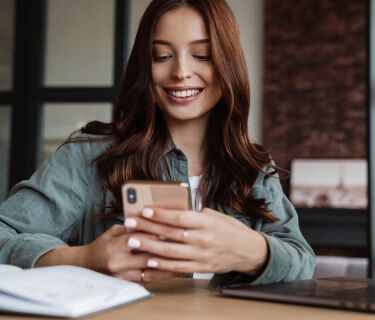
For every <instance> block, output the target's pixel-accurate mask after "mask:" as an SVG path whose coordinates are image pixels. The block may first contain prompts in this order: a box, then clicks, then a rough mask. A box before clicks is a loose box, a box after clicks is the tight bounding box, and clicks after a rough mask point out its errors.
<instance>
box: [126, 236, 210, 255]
mask: <svg viewBox="0 0 375 320" xmlns="http://www.w3.org/2000/svg"><path fill="white" fill-rule="evenodd" d="M128 247H130V248H136V249H139V250H141V251H143V252H148V253H151V254H155V255H158V256H161V257H166V258H174V259H184V260H199V259H202V258H203V255H204V252H203V250H201V249H199V248H197V247H194V246H191V245H188V244H182V243H171V242H166V241H155V240H151V239H147V238H141V237H137V238H136V237H131V238H129V240H128Z"/></svg>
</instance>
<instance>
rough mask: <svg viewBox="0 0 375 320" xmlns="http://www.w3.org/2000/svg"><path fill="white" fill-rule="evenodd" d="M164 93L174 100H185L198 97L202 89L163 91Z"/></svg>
mask: <svg viewBox="0 0 375 320" xmlns="http://www.w3.org/2000/svg"><path fill="white" fill-rule="evenodd" d="M165 91H166V92H167V93H168V94H169V95H171V96H173V97H176V98H186V97H193V96H196V95H198V94H199V93H201V92H202V91H203V88H192V89H187V90H186V89H185V90H174V89H165Z"/></svg>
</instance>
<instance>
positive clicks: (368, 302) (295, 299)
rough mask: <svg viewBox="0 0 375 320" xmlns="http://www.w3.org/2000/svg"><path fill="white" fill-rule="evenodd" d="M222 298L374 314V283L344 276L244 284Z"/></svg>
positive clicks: (230, 290)
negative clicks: (228, 297)
mask: <svg viewBox="0 0 375 320" xmlns="http://www.w3.org/2000/svg"><path fill="white" fill-rule="evenodd" d="M220 292H221V294H223V295H225V296H231V297H238V298H245V299H254V300H265V301H275V302H283V303H293V304H302V305H309V306H318V307H331V308H339V309H347V310H356V311H364V312H370V313H375V280H374V279H358V278H357V279H355V278H346V277H334V278H323V279H313V280H302V281H295V282H289V283H277V284H267V285H245V286H236V287H227V288H223V289H221V290H220Z"/></svg>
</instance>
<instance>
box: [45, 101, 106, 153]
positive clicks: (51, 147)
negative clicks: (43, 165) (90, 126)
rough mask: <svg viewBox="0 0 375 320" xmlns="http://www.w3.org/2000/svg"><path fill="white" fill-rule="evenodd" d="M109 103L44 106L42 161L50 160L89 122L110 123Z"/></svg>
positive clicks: (49, 104)
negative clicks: (54, 153) (60, 146)
mask: <svg viewBox="0 0 375 320" xmlns="http://www.w3.org/2000/svg"><path fill="white" fill-rule="evenodd" d="M111 117H112V105H111V104H109V103H95V104H92V103H77V104H72V103H48V104H46V105H44V106H43V133H42V139H43V141H42V159H46V158H48V157H49V156H50V155H51V154H52V153H53V152H54V151H55V150H56V149H57V148H58V146H59V145H61V144H62V143H63V142H64V141H65V140H66V138H67V137H68V136H69V135H70V134H71V133H72V132H73V131H74V130H76V129H79V128H82V127H83V126H84V125H85V124H86V123H87V122H90V121H92V120H99V121H103V122H110V121H111Z"/></svg>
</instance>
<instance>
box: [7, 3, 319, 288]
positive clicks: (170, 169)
mask: <svg viewBox="0 0 375 320" xmlns="http://www.w3.org/2000/svg"><path fill="white" fill-rule="evenodd" d="M249 105H250V92H249V85H248V77H247V73H246V66H245V62H244V57H243V53H242V49H241V46H240V41H239V35H238V30H237V26H236V22H235V19H234V17H233V14H232V12H231V10H230V8H229V6H228V5H227V3H226V2H225V1H224V0H154V1H152V2H151V3H150V5H149V7H148V8H147V9H146V11H145V13H144V15H143V17H142V19H141V22H140V26H139V29H138V32H137V36H136V39H135V43H134V47H133V50H132V53H131V55H130V58H129V62H128V65H127V69H126V72H125V76H124V81H123V84H122V90H121V93H120V95H119V98H118V102H117V106H116V110H115V115H114V120H113V122H111V123H103V122H98V121H95V122H90V123H88V124H87V125H86V126H85V127H84V128H83V129H82V130H80V132H79V133H76V134H75V135H73V136H72V137H71V139H69V141H67V142H66V143H65V144H64V145H63V146H61V147H60V149H59V150H58V151H57V152H56V153H55V154H53V155H52V157H51V158H50V159H49V160H47V161H46V162H45V163H44V164H43V165H42V166H41V168H40V169H39V170H38V171H37V172H36V173H35V174H34V175H33V176H32V177H31V178H30V180H28V181H23V182H21V183H20V184H18V185H16V186H15V188H14V189H13V190H12V192H11V196H10V198H9V199H7V200H6V201H5V202H4V203H2V205H1V206H0V263H11V264H16V265H19V266H22V267H34V266H43V265H51V264H77V265H82V266H85V267H87V268H92V269H95V270H100V271H102V272H106V273H109V274H112V275H113V276H116V277H119V278H123V279H128V280H132V281H141V282H142V281H143V282H150V281H157V280H161V279H165V278H170V277H175V276H179V275H185V274H190V273H202V272H203V273H213V274H214V277H213V279H212V281H211V285H212V286H213V287H218V286H223V285H228V284H235V283H243V282H246V283H249V282H251V283H269V282H278V281H292V280H296V279H306V278H310V277H311V276H312V274H313V269H314V265H315V258H314V253H313V252H312V250H311V248H310V246H309V245H308V244H307V242H306V241H305V239H304V238H303V236H302V234H301V233H300V230H299V227H298V218H297V214H296V212H295V209H294V208H293V206H292V205H291V203H290V202H289V200H288V199H287V198H286V196H285V195H284V193H283V191H282V189H281V186H280V182H279V179H278V174H277V172H278V168H277V167H276V165H275V164H274V163H273V162H272V159H271V156H270V155H269V154H268V153H267V152H266V151H264V149H263V148H261V147H260V146H256V145H254V144H252V143H251V142H250V140H249V136H248V127H247V118H248V114H249ZM130 180H153V181H156V180H163V181H173V182H177V181H178V182H184V183H188V184H189V186H190V187H191V191H192V192H191V194H192V196H193V199H192V202H193V203H192V207H194V208H196V210H197V211H199V212H198V213H196V212H193V211H189V210H171V209H170V208H169V209H167V208H163V207H160V208H145V209H144V211H143V215H142V216H141V217H136V218H127V219H126V220H125V226H126V227H127V228H130V229H133V230H134V232H132V233H130V234H128V233H126V229H125V227H124V225H123V223H124V218H123V213H122V199H121V187H122V185H123V184H124V183H126V182H127V181H130ZM67 243H69V245H70V246H68V245H67ZM134 249H136V253H135V252H134Z"/></svg>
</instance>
